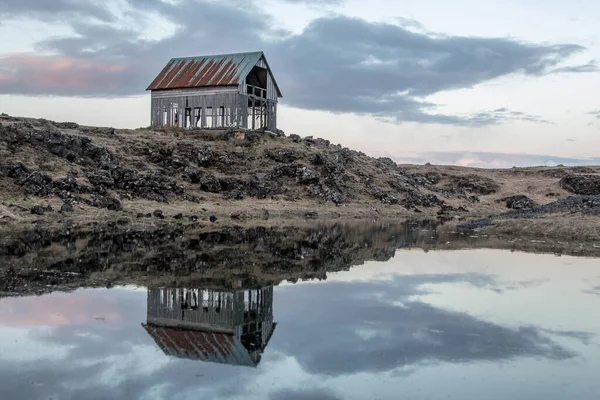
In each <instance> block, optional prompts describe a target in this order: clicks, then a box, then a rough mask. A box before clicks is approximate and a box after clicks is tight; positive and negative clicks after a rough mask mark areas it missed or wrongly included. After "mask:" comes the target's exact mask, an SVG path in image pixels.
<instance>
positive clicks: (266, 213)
mask: <svg viewBox="0 0 600 400" xmlns="http://www.w3.org/2000/svg"><path fill="white" fill-rule="evenodd" d="M270 216H271V214H270V213H269V210H263V211H262V219H264V220H265V221H266V220H268V219H269V217H270Z"/></svg>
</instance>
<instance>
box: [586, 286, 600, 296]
mask: <svg viewBox="0 0 600 400" xmlns="http://www.w3.org/2000/svg"><path fill="white" fill-rule="evenodd" d="M586 293H589V294H597V295H598V296H600V286H596V287H593V288H591V289H590V290H586Z"/></svg>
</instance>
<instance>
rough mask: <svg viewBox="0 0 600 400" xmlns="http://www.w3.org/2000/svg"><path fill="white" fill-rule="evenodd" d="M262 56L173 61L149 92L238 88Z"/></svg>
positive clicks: (260, 54) (203, 57)
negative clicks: (197, 88)
mask: <svg viewBox="0 0 600 400" xmlns="http://www.w3.org/2000/svg"><path fill="white" fill-rule="evenodd" d="M263 56H264V53H263V52H262V51H257V52H252V53H235V54H221V55H213V56H199V57H185V58H173V59H171V61H169V63H168V64H167V65H166V66H165V67H164V68H163V70H162V71H161V72H160V74H158V76H157V77H156V78H155V79H154V81H152V83H151V84H150V86H148V89H146V90H167V89H182V88H193V87H207V86H235V85H239V84H240V82H241V81H242V80H243V79H245V78H246V76H247V75H248V74H249V73H250V71H252V68H253V67H254V66H255V65H256V63H258V61H259V60H260V58H261V57H263ZM278 90H279V88H278Z"/></svg>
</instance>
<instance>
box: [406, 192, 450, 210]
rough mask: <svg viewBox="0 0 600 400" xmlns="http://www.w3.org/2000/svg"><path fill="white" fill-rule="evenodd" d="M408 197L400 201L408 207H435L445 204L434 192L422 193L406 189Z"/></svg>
mask: <svg viewBox="0 0 600 400" xmlns="http://www.w3.org/2000/svg"><path fill="white" fill-rule="evenodd" d="M405 192H406V197H405V198H404V199H403V200H402V201H401V202H400V204H402V206H404V207H405V208H406V209H409V210H410V209H412V208H416V207H435V206H438V205H442V204H444V202H443V201H442V200H440V199H439V198H438V197H437V196H436V195H434V194H421V193H419V192H418V191H417V190H406V191H405Z"/></svg>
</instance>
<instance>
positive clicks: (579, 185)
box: [560, 174, 600, 195]
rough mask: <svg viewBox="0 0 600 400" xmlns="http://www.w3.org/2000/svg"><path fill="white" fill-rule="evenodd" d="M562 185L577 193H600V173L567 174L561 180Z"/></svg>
mask: <svg viewBox="0 0 600 400" xmlns="http://www.w3.org/2000/svg"><path fill="white" fill-rule="evenodd" d="M560 186H561V187H562V188H563V189H565V190H567V191H569V192H571V193H575V194H582V195H600V175H574V174H571V175H567V176H565V177H563V178H562V179H561V180H560Z"/></svg>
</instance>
